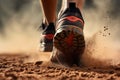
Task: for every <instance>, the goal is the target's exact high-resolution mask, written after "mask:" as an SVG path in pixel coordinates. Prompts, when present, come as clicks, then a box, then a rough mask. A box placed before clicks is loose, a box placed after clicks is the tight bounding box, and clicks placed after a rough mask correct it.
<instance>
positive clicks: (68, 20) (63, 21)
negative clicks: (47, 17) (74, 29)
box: [58, 3, 84, 29]
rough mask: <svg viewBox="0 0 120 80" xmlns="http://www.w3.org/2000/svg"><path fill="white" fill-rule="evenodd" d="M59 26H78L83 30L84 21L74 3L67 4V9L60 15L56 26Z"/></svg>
mask: <svg viewBox="0 0 120 80" xmlns="http://www.w3.org/2000/svg"><path fill="white" fill-rule="evenodd" d="M59 23H60V25H68V24H69V25H74V26H79V27H80V28H82V29H83V26H84V20H83V17H82V14H81V12H80V10H79V8H77V7H76V4H75V3H69V8H67V9H66V10H65V11H64V12H62V13H61V15H60V17H59V19H58V24H59Z"/></svg>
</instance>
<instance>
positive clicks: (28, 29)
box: [0, 0, 120, 52]
mask: <svg viewBox="0 0 120 80" xmlns="http://www.w3.org/2000/svg"><path fill="white" fill-rule="evenodd" d="M58 1H59V2H58V8H57V11H59V9H60V7H61V1H62V0H58ZM119 5H120V1H119V0H86V3H85V7H84V10H83V11H82V13H83V16H84V18H85V21H86V25H85V35H86V36H87V34H88V35H93V34H94V33H96V32H97V31H99V30H100V29H101V28H104V27H105V26H109V27H110V30H111V31H112V32H114V33H113V37H114V39H117V40H119V36H118V34H119V31H120V28H119V25H120V24H119V21H120V8H119ZM41 20H42V13H41V7H40V4H39V0H0V51H1V52H12V51H15V52H19V51H25V52H29V51H35V49H36V46H37V45H38V44H39V39H40V31H38V28H39V26H40V23H41Z"/></svg>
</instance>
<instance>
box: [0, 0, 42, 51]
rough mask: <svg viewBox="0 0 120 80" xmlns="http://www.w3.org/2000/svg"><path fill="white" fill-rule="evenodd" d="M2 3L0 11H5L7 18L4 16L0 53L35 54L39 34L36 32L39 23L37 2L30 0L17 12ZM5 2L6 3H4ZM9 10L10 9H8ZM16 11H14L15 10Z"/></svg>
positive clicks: (39, 13)
mask: <svg viewBox="0 0 120 80" xmlns="http://www.w3.org/2000/svg"><path fill="white" fill-rule="evenodd" d="M1 2H3V6H2V5H1V6H2V9H3V11H7V12H6V14H8V16H9V18H8V17H7V19H6V15H4V19H5V20H2V21H3V24H4V34H3V35H0V53H30V52H36V48H37V47H38V44H39V38H40V33H39V31H38V30H37V29H38V27H39V26H40V22H41V12H40V5H39V1H38V0H35V1H33V0H31V1H29V3H28V4H26V5H25V6H23V7H21V6H22V5H21V6H20V8H21V9H20V8H19V9H20V10H19V11H16V12H15V11H13V8H14V7H15V8H16V6H12V8H10V4H11V5H14V4H12V3H13V2H10V1H8V2H9V3H10V4H9V6H8V5H7V6H5V5H4V4H7V3H5V1H1ZM6 2H7V1H6ZM9 8H10V9H9ZM15 10H16V9H15Z"/></svg>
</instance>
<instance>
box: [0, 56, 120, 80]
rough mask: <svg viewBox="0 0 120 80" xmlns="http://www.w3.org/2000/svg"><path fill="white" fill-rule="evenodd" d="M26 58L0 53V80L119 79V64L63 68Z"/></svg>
mask: <svg viewBox="0 0 120 80" xmlns="http://www.w3.org/2000/svg"><path fill="white" fill-rule="evenodd" d="M45 55H46V54H45ZM26 60H29V56H26V55H7V54H3V55H0V80H120V66H115V67H112V66H111V67H109V68H97V67H73V68H65V67H62V66H58V65H55V64H52V63H50V62H42V61H37V62H26Z"/></svg>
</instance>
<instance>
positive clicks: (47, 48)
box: [40, 23, 55, 52]
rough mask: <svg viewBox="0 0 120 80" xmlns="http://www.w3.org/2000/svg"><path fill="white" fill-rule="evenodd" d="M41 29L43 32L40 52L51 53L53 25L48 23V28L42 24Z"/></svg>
mask: <svg viewBox="0 0 120 80" xmlns="http://www.w3.org/2000/svg"><path fill="white" fill-rule="evenodd" d="M41 29H43V32H42V34H41V40H40V51H43V52H51V51H52V50H53V37H54V34H55V26H54V23H50V24H49V25H48V26H46V25H45V24H43V23H42V25H41Z"/></svg>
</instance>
